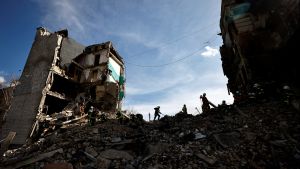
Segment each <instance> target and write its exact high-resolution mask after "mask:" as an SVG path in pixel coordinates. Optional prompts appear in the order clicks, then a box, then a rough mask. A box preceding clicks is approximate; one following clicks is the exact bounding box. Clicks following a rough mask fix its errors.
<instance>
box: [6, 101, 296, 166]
mask: <svg viewBox="0 0 300 169" xmlns="http://www.w3.org/2000/svg"><path fill="white" fill-rule="evenodd" d="M299 141H300V115H299V112H297V111H295V110H294V109H293V108H291V107H289V106H287V105H286V104H284V103H282V102H275V101H272V102H268V103H259V104H253V105H251V104H246V105H243V106H232V105H228V106H218V107H217V108H214V109H211V111H210V112H208V113H205V114H200V115H196V116H193V115H189V114H187V115H182V114H181V115H175V116H173V117H171V116H165V117H163V118H162V119H161V120H159V121H154V122H142V123H141V122H137V121H133V120H130V121H128V122H126V123H122V124H120V122H119V121H117V120H107V121H105V122H98V123H96V125H94V126H89V125H81V126H80V125H77V126H76V125H75V126H74V125H72V126H69V127H66V128H60V129H59V130H55V131H53V132H52V133H51V134H49V135H47V136H45V137H44V138H40V139H39V140H38V141H36V142H33V143H27V144H26V145H24V146H22V147H21V148H18V149H14V150H9V151H7V152H6V153H5V154H4V156H3V157H2V162H1V167H2V168H20V167H22V168H45V169H49V168H103V169H106V168H107V169H108V168H116V169H117V168H126V169H134V168H141V169H143V168H147V169H151V168H153V169H154V168H156V169H158V168H162V169H164V168H187V169H196V168H299V166H300V145H299Z"/></svg>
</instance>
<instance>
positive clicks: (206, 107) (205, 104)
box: [200, 93, 210, 113]
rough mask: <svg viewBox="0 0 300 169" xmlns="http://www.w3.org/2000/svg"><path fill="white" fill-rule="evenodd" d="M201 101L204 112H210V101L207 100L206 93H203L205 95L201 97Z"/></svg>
mask: <svg viewBox="0 0 300 169" xmlns="http://www.w3.org/2000/svg"><path fill="white" fill-rule="evenodd" d="M200 100H202V112H203V113H206V112H208V111H209V110H210V107H209V101H208V99H207V98H206V93H203V95H200Z"/></svg>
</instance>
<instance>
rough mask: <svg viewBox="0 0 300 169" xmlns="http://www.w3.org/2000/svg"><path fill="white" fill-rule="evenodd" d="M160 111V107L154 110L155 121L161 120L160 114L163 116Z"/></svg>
mask: <svg viewBox="0 0 300 169" xmlns="http://www.w3.org/2000/svg"><path fill="white" fill-rule="evenodd" d="M159 109H160V106H157V107H155V108H154V110H155V111H154V120H153V121H155V119H156V117H158V118H157V119H158V120H159V118H160V115H159V114H162V113H161V112H160V110H159Z"/></svg>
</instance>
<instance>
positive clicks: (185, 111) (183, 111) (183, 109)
mask: <svg viewBox="0 0 300 169" xmlns="http://www.w3.org/2000/svg"><path fill="white" fill-rule="evenodd" d="M182 113H184V114H187V108H186V105H185V104H184V105H183V107H182Z"/></svg>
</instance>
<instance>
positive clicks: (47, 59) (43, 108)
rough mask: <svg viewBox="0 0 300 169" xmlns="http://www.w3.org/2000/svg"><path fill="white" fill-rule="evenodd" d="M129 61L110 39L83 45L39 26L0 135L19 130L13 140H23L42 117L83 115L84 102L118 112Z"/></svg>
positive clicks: (14, 142) (33, 132)
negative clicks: (119, 52)
mask: <svg viewBox="0 0 300 169" xmlns="http://www.w3.org/2000/svg"><path fill="white" fill-rule="evenodd" d="M124 82H125V67H124V62H123V60H122V57H121V56H120V55H119V54H118V52H117V51H116V50H115V49H114V47H113V45H112V43H111V42H106V43H101V44H95V45H91V46H87V47H85V46H83V45H81V44H79V43H77V42H76V41H74V40H73V39H71V38H69V37H68V31H67V30H62V31H58V32H55V33H51V32H49V31H47V30H46V29H45V28H42V27H40V28H38V29H37V32H36V36H35V40H34V42H33V45H32V48H31V50H30V53H29V56H28V59H27V62H26V64H25V67H24V70H23V72H22V75H21V77H20V84H19V85H18V86H17V87H16V89H15V91H14V94H13V95H14V97H13V99H12V103H11V108H10V109H9V110H8V112H7V117H6V119H5V123H4V125H3V129H2V131H1V138H4V137H5V136H7V134H8V133H9V132H10V131H13V132H16V137H15V139H14V140H13V142H12V144H24V143H25V142H26V140H27V138H29V137H31V136H33V135H34V134H35V132H36V131H38V128H39V124H40V122H42V121H44V120H47V119H53V118H54V117H55V118H58V116H60V117H65V119H67V120H68V119H71V118H74V117H75V116H76V117H77V116H82V112H79V110H78V109H79V108H78V106H79V105H84V106H87V105H89V106H91V105H93V106H94V107H96V108H97V109H98V110H99V111H103V112H107V113H113V112H115V111H116V110H118V109H121V103H122V99H123V97H124V89H125V84H124Z"/></svg>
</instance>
